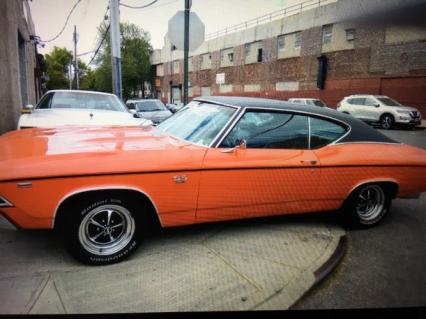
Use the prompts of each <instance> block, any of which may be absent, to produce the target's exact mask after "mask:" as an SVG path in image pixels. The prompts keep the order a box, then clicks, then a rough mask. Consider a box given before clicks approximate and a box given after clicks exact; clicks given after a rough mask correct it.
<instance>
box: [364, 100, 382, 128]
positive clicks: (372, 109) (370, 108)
mask: <svg viewBox="0 0 426 319" xmlns="http://www.w3.org/2000/svg"><path fill="white" fill-rule="evenodd" d="M362 112H363V116H364V117H365V118H366V119H367V120H368V121H371V122H374V121H378V120H379V119H380V103H379V102H378V101H376V100H374V99H373V98H369V97H367V98H366V99H365V101H364V106H363V107H362Z"/></svg>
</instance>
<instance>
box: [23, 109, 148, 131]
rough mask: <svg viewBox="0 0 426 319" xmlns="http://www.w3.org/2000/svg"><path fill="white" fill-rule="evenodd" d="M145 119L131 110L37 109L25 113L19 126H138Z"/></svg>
mask: <svg viewBox="0 0 426 319" xmlns="http://www.w3.org/2000/svg"><path fill="white" fill-rule="evenodd" d="M142 122H143V119H136V118H134V117H133V115H132V114H131V113H129V112H120V111H108V110H94V109H92V110H90V109H36V110H33V112H32V113H30V114H23V115H21V118H20V120H19V127H58V126H64V125H76V126H86V125H87V126H92V125H108V126H109V125H125V126H133V125H134V126H137V125H139V124H141V123H142Z"/></svg>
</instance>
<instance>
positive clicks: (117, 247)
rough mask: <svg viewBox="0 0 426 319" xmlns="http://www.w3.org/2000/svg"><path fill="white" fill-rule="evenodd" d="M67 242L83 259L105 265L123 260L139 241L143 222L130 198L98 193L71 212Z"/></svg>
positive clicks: (68, 221)
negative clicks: (98, 194) (99, 194)
mask: <svg viewBox="0 0 426 319" xmlns="http://www.w3.org/2000/svg"><path fill="white" fill-rule="evenodd" d="M65 227H66V228H65V234H64V235H65V243H66V246H67V248H68V250H69V252H70V253H71V255H72V256H74V257H75V258H76V259H78V260H79V261H81V262H83V263H86V264H93V265H105V264H112V263H115V262H119V261H122V260H123V259H125V258H126V257H128V256H129V255H130V254H131V253H132V252H133V251H134V250H135V249H136V247H137V246H138V245H139V243H140V240H141V233H143V230H142V228H143V224H142V223H141V221H140V216H138V215H137V214H136V213H135V206H134V204H133V203H132V202H130V201H129V199H125V198H116V197H110V196H105V197H103V196H101V197H99V196H96V197H94V198H92V199H90V200H83V201H82V203H81V204H80V205H76V207H75V208H74V209H72V210H71V211H69V212H68V218H67V223H66V226H65Z"/></svg>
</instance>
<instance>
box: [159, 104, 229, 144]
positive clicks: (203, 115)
mask: <svg viewBox="0 0 426 319" xmlns="http://www.w3.org/2000/svg"><path fill="white" fill-rule="evenodd" d="M236 111H237V110H236V109H235V108H232V107H228V106H222V105H216V104H209V103H198V102H191V103H189V104H188V105H187V106H186V107H185V108H184V109H182V110H181V111H180V112H178V113H176V114H175V115H174V116H172V117H170V118H168V119H167V120H165V121H164V122H162V123H161V124H160V125H158V126H157V128H159V129H160V130H161V131H162V132H164V133H167V134H170V135H173V136H176V137H178V138H181V139H184V140H186V141H189V142H193V143H196V144H201V145H204V146H208V145H210V144H211V142H212V141H213V140H214V138H215V137H216V136H217V135H218V134H219V131H220V130H221V129H223V128H224V127H225V125H226V124H227V123H228V122H229V120H230V119H231V118H232V116H233V115H234V114H235V112H236Z"/></svg>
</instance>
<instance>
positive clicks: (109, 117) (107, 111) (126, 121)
mask: <svg viewBox="0 0 426 319" xmlns="http://www.w3.org/2000/svg"><path fill="white" fill-rule="evenodd" d="M22 113H23V114H22V115H21V117H20V118H19V122H18V129H22V128H31V127H46V128H48V127H58V126H63V125H74V126H75V125H78V126H85V125H88V126H94V125H105V126H111V125H119V126H129V125H130V126H137V125H140V124H141V123H142V122H143V120H141V119H135V118H134V117H133V116H132V114H131V113H129V111H128V110H127V108H126V106H125V105H124V103H123V102H122V101H121V100H120V99H119V98H117V96H115V95H113V94H108V93H101V92H92V91H78V90H53V91H49V92H47V93H46V94H45V95H44V96H43V97H42V98H41V99H40V102H39V103H38V104H37V106H36V107H35V108H34V107H33V106H32V105H28V106H27V107H25V108H24V109H23V110H22Z"/></svg>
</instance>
